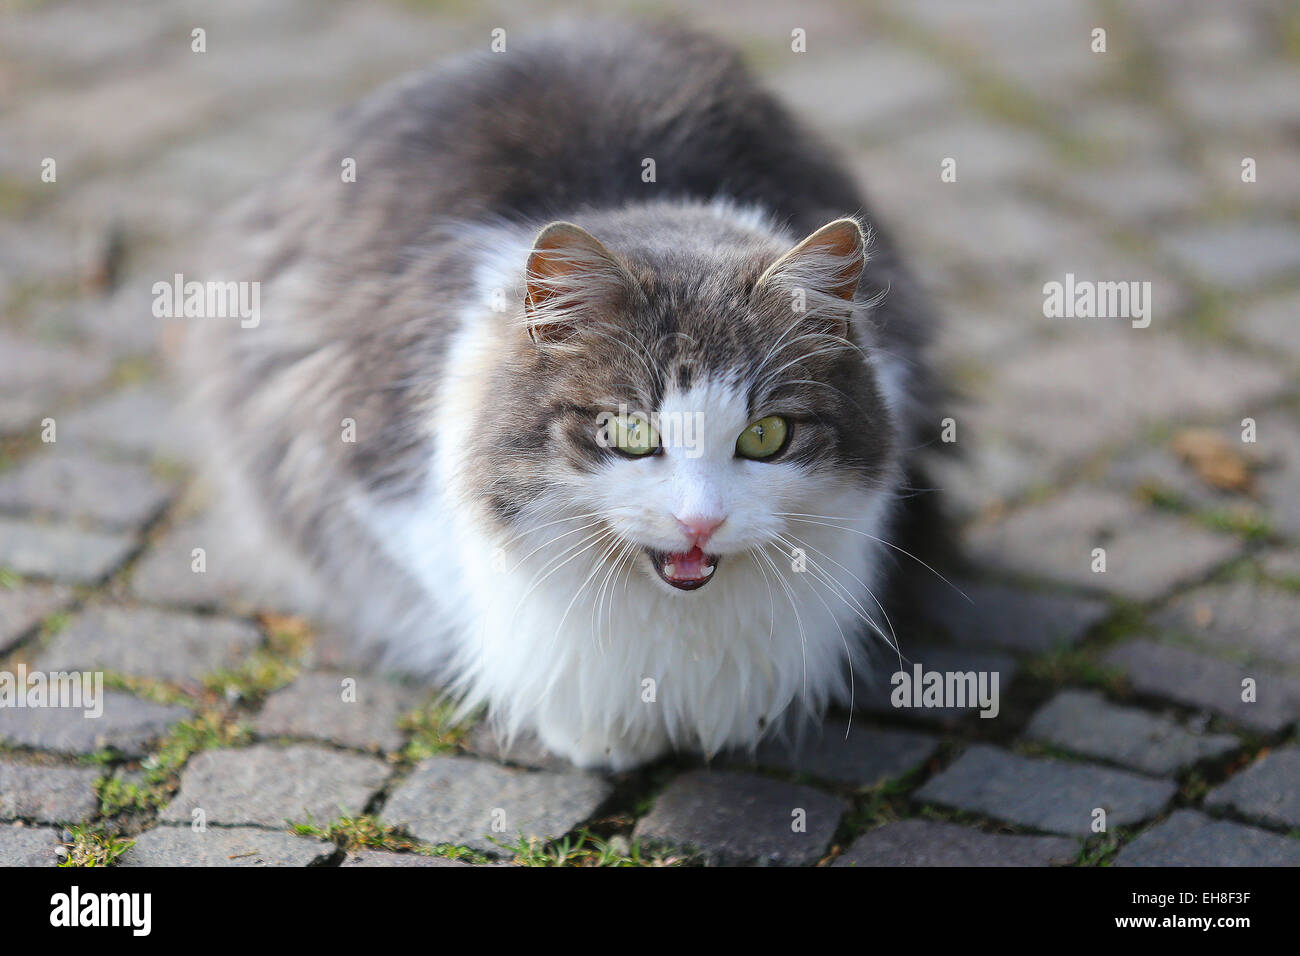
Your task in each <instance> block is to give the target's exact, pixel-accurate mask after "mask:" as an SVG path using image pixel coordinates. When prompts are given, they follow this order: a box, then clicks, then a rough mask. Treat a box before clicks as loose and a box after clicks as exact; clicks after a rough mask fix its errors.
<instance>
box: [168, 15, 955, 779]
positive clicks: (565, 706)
mask: <svg viewBox="0 0 1300 956" xmlns="http://www.w3.org/2000/svg"><path fill="white" fill-rule="evenodd" d="M345 159H352V160H355V170H356V176H355V181H354V182H348V181H344V180H345V178H346V177H343V176H341V175H340V167H341V164H342V163H343V161H344V160H345ZM648 161H652V162H648ZM651 169H652V170H653V175H652V176H651V175H649V174H648V172H647V171H648V170H651ZM215 247H216V251H217V255H218V257H219V258H218V260H217V261H218V262H219V267H214V272H213V274H212V275H211V276H210V277H211V278H214V279H216V278H220V279H230V280H242V281H258V282H260V283H261V297H262V298H261V302H262V306H261V311H262V316H261V321H260V323H259V324H258V326H257V327H256V328H247V329H244V328H239V326H238V324H237V323H220V322H205V323H203V324H202V326H201V329H200V330H199V331H198V332H197V333H196V334H195V335H194V336H193V341H192V343H191V347H190V348H189V350H188V363H187V366H186V376H187V379H188V380H189V381H190V382H191V383H192V384H193V385H194V387H195V394H196V397H197V398H198V402H197V407H199V408H200V409H202V411H203V414H204V415H205V416H207V418H208V419H209V424H210V427H211V430H212V431H211V438H210V446H211V448H212V451H213V455H212V458H213V461H214V464H215V467H216V471H215V472H214V473H215V474H217V475H218V477H219V478H220V480H221V487H222V488H224V489H225V494H226V495H228V496H229V497H230V500H233V501H237V502H238V505H239V508H240V509H241V510H240V513H241V514H245V515H246V514H249V513H253V514H256V515H258V516H259V518H258V521H259V526H260V528H261V533H260V536H259V537H258V538H256V539H254V538H253V537H252V533H251V532H248V531H245V530H243V527H244V526H243V525H241V526H240V528H241V531H240V535H241V537H242V538H244V540H245V542H246V543H249V542H252V541H254V540H256V541H257V544H256V545H255V549H254V552H253V553H254V554H255V557H254V558H253V559H252V560H258V561H262V562H265V563H266V564H267V567H268V570H267V573H268V574H269V573H270V571H269V565H270V562H271V557H270V556H271V555H272V554H273V553H274V552H277V551H279V552H289V553H291V555H292V556H293V560H294V561H295V563H296V564H297V565H298V567H299V569H300V570H299V571H298V575H299V577H300V579H301V580H302V581H304V582H306V584H305V587H306V589H307V594H308V597H309V599H310V601H311V602H312V604H311V606H312V607H314V608H315V609H317V610H318V611H319V612H320V613H321V614H322V615H325V616H326V617H328V618H330V619H332V620H335V621H340V622H342V623H343V624H344V625H345V626H346V627H348V628H349V629H350V630H351V631H352V632H354V633H356V634H358V635H359V636H360V637H361V638H363V639H365V640H368V641H372V642H374V645H375V647H376V648H377V649H382V652H383V655H384V658H383V659H384V661H385V662H386V663H389V664H396V665H398V666H400V667H403V668H406V669H410V670H413V671H417V672H420V673H422V674H428V675H430V676H432V677H434V678H436V679H437V680H439V681H441V682H443V683H444V684H445V685H446V686H449V687H450V688H451V689H452V690H453V691H454V692H455V693H456V694H457V695H459V696H460V697H461V698H462V699H463V700H464V701H465V702H466V706H467V707H470V706H477V705H480V704H486V705H488V709H489V713H490V715H491V717H492V719H493V720H494V721H495V722H496V725H497V727H498V728H499V729H500V730H501V731H502V733H504V734H506V735H512V734H515V733H517V732H519V731H533V732H536V733H537V734H538V735H539V736H540V738H541V741H542V743H543V744H545V746H547V747H548V748H549V749H551V750H552V751H554V752H557V753H559V754H562V755H564V756H566V757H568V758H569V759H571V760H572V761H573V762H574V763H576V764H578V765H581V766H605V767H611V768H614V769H621V768H626V767H630V766H634V765H636V764H639V763H641V762H644V761H647V760H650V759H653V758H655V757H657V756H659V755H661V754H663V753H665V752H667V751H669V750H672V749H686V750H694V751H702V752H704V753H706V754H712V753H716V752H718V751H720V750H722V749H724V748H728V747H737V746H738V747H746V746H752V745H753V744H754V743H755V742H756V741H757V740H758V739H759V738H760V736H762V735H763V734H764V733H765V732H767V731H768V730H769V729H770V728H772V727H773V726H775V725H776V724H778V722H779V721H780V720H781V718H783V717H785V716H788V715H789V714H790V713H792V712H797V711H800V710H801V709H804V708H806V709H807V710H808V711H811V712H814V713H816V712H819V711H820V710H821V709H823V708H824V707H825V706H827V705H828V704H829V703H831V702H833V701H836V700H839V699H842V698H844V697H845V696H846V695H847V693H848V690H849V686H850V678H849V673H850V666H849V665H851V664H856V665H858V666H859V668H860V667H861V666H862V665H863V664H864V662H865V651H866V649H867V647H868V646H869V645H870V644H871V643H872V642H875V643H876V644H878V645H881V644H883V642H884V641H886V640H892V638H888V637H886V635H888V633H889V632H888V626H887V625H886V624H885V623H884V611H883V608H882V606H881V604H880V602H879V601H877V595H878V594H879V593H880V590H879V589H880V585H881V584H882V583H883V577H884V567H885V564H886V559H887V558H888V556H889V554H890V552H889V547H890V545H887V544H886V543H885V542H891V544H892V537H891V535H892V534H894V533H895V531H896V530H897V529H896V527H895V523H896V521H897V520H898V518H899V512H900V510H901V508H902V504H901V499H902V498H903V497H904V494H903V492H904V490H905V489H906V488H907V487H908V481H909V478H908V474H909V471H910V468H911V465H912V461H911V458H912V451H913V450H914V449H916V448H917V447H918V446H920V445H921V444H923V443H924V441H925V439H924V438H923V437H922V436H923V430H927V423H928V422H929V421H930V420H931V416H930V414H929V412H928V410H927V406H928V402H927V400H926V398H925V396H927V395H928V394H929V389H930V385H929V381H928V377H927V372H926V368H925V365H924V363H923V361H922V358H921V351H922V346H923V344H924V341H925V338H926V330H927V325H928V324H929V316H928V312H927V309H926V307H925V305H924V304H923V302H922V301H921V298H920V296H919V295H918V293H917V292H916V290H915V285H914V283H913V281H912V280H911V279H910V278H909V276H908V275H907V273H906V272H905V270H904V269H903V267H902V266H901V265H900V263H899V261H898V259H897V257H896V254H895V252H894V251H893V249H892V248H891V246H890V244H889V243H888V241H887V240H886V238H885V237H884V236H883V235H882V234H881V232H880V231H879V229H878V228H877V226H876V225H875V223H874V222H872V220H871V218H870V217H869V215H868V214H867V213H866V211H865V209H864V204H863V199H862V197H861V196H860V194H859V193H858V192H857V190H856V189H855V187H854V185H853V184H852V182H851V180H850V178H849V176H848V175H847V174H846V173H845V172H844V171H843V169H842V168H841V167H840V166H839V165H837V164H836V162H835V161H834V160H833V158H832V157H831V155H830V154H829V152H828V151H827V149H826V148H825V147H824V146H823V145H822V144H821V143H820V142H819V141H818V139H817V138H816V137H815V136H814V135H813V134H811V133H810V132H809V131H808V130H806V129H805V128H804V127H803V126H802V125H801V124H799V123H798V122H797V121H796V120H795V118H794V117H793V116H792V115H791V114H790V112H788V111H787V110H786V109H784V108H783V107H782V106H781V105H779V104H778V103H777V102H776V101H775V100H774V99H773V98H772V97H771V96H770V95H769V94H768V93H766V92H765V91H764V90H763V89H762V88H761V87H760V86H758V85H757V84H756V82H755V81H754V80H753V78H752V77H751V76H750V74H749V72H748V71H747V70H746V68H745V67H744V66H743V65H742V64H741V63H740V62H739V60H738V58H737V57H736V55H735V54H734V53H733V52H731V51H730V50H729V49H727V48H725V47H724V46H722V45H720V44H718V43H717V42H715V41H713V40H711V39H709V38H707V37H703V36H700V35H697V34H694V33H690V32H685V31H681V30H677V29H673V28H667V27H658V26H647V25H644V24H635V25H630V26H629V25H619V24H610V23H598V24H594V25H589V26H586V27H581V28H566V29H561V30H558V31H554V32H552V33H550V34H548V35H545V36H541V37H538V38H536V39H535V40H533V41H532V42H531V43H524V42H519V43H516V42H515V41H514V38H513V37H512V38H511V44H510V46H509V49H508V51H507V52H506V53H501V54H492V53H488V52H484V53H483V54H482V55H479V56H474V57H470V58H468V59H466V60H464V61H462V62H459V63H457V64H455V65H452V66H451V67H449V68H446V69H439V70H435V71H432V72H428V73H422V74H419V75H416V76H413V77H410V78H407V79H404V80H402V81H400V82H398V83H396V84H394V85H392V86H390V87H388V88H386V89H383V90H382V91H380V92H379V93H377V94H375V95H374V96H372V97H370V98H369V99H367V100H365V101H364V102H362V103H361V104H360V105H358V106H356V107H354V108H353V109H351V110H350V111H348V112H347V113H345V114H344V115H343V116H341V118H340V120H339V122H338V124H337V126H336V128H335V129H334V130H333V132H332V133H331V134H330V135H329V138H328V140H327V141H326V142H325V143H324V144H323V145H322V146H321V148H320V149H319V150H318V151H317V152H316V154H315V155H314V156H313V157H311V158H310V159H309V161H307V162H306V163H304V164H302V165H300V166H299V167H298V168H296V169H295V170H294V171H293V173H292V175H290V176H287V177H285V178H283V179H281V180H279V181H277V182H275V183H274V184H272V185H271V186H270V187H268V188H267V189H266V190H264V191H262V192H260V193H258V194H257V195H256V196H253V197H251V198H250V200H249V201H248V202H247V203H245V204H244V205H243V207H242V208H241V209H240V210H239V211H238V212H237V213H236V214H234V215H233V216H232V217H231V221H230V223H229V224H228V225H227V226H226V227H225V228H224V229H223V230H222V231H221V232H220V233H219V234H218V235H217V236H216V242H215ZM218 273H219V274H218ZM350 439H355V440H350ZM245 520H246V519H245Z"/></svg>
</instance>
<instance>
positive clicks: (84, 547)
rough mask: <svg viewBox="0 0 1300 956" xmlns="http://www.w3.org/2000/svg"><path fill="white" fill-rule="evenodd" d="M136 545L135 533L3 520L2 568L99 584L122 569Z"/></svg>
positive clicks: (0, 535)
mask: <svg viewBox="0 0 1300 956" xmlns="http://www.w3.org/2000/svg"><path fill="white" fill-rule="evenodd" d="M135 546H136V538H135V536H134V535H132V534H126V533H121V532H108V531H85V530H82V529H80V528H73V527H69V526H67V525H60V524H49V523H47V522H43V521H28V520H26V519H18V518H5V517H0V568H8V569H9V570H11V571H16V572H18V573H19V574H27V575H31V576H33V577H39V578H54V579H56V580H58V581H65V582H67V583H69V584H97V583H99V582H100V581H102V580H103V579H104V578H106V577H108V575H109V574H110V573H112V572H113V571H114V570H116V569H117V568H119V567H120V566H121V565H122V563H123V562H124V561H125V560H126V559H127V557H128V556H129V555H130V554H131V552H132V551H133V550H135Z"/></svg>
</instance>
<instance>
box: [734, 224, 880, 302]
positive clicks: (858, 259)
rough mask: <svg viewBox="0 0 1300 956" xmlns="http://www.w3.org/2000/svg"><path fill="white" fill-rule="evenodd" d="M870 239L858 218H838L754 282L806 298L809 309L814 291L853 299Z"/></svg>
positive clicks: (765, 289)
mask: <svg viewBox="0 0 1300 956" xmlns="http://www.w3.org/2000/svg"><path fill="white" fill-rule="evenodd" d="M866 246H867V240H866V236H864V235H863V233H862V227H861V226H860V225H858V223H857V220H855V219H836V220H835V221H834V222H830V223H827V224H826V225H824V226H822V227H821V228H820V229H818V230H817V231H816V232H814V233H813V234H812V235H810V236H809V237H808V238H807V239H805V240H803V242H801V243H799V244H798V245H797V246H795V247H794V248H793V249H791V250H790V251H789V252H787V253H786V254H785V255H783V256H782V257H781V258H780V259H777V260H776V262H774V263H772V264H771V265H770V266H768V268H767V271H765V272H764V273H763V274H762V276H760V277H759V280H758V283H757V285H756V286H755V288H756V290H759V291H761V292H763V293H770V292H771V291H773V290H779V291H780V292H781V293H782V294H783V295H789V296H791V298H792V300H794V301H799V300H800V298H801V296H800V295H799V294H800V293H802V294H803V295H802V299H803V300H805V306H804V307H805V308H807V309H809V310H810V311H811V310H812V309H813V306H814V303H813V302H810V301H806V300H809V299H812V297H813V296H814V295H820V296H827V297H833V298H835V299H842V300H844V301H845V302H851V301H852V300H853V296H854V295H855V294H856V293H857V291H858V282H859V281H860V280H861V279H862V270H863V268H864V267H865V266H866V263H867V253H866Z"/></svg>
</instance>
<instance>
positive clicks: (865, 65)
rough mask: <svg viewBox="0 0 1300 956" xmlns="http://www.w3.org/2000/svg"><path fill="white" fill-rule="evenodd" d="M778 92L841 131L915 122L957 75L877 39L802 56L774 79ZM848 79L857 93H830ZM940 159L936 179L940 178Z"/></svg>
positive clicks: (945, 93)
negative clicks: (828, 92)
mask: <svg viewBox="0 0 1300 956" xmlns="http://www.w3.org/2000/svg"><path fill="white" fill-rule="evenodd" d="M771 80H772V83H773V86H774V87H775V88H776V91H777V93H778V94H779V95H781V96H783V97H786V98H788V99H789V100H790V102H794V103H802V104H805V105H806V106H807V107H808V108H809V109H810V110H813V111H815V113H816V121H817V123H818V125H824V126H826V127H828V128H831V129H836V130H842V131H850V132H853V131H860V132H863V133H871V132H875V133H877V134H879V131H880V130H881V129H882V128H884V127H886V125H887V124H891V123H893V124H898V123H900V122H903V121H914V118H915V117H916V116H917V115H922V114H924V113H925V112H926V111H933V110H934V109H936V108H938V107H940V106H941V105H942V104H943V103H944V102H945V101H946V100H948V99H949V98H950V97H951V95H952V91H953V82H954V80H953V78H952V76H951V75H950V74H949V73H948V72H947V71H946V70H945V69H944V68H943V67H941V66H938V65H936V64H935V63H933V62H931V61H929V60H927V59H925V58H923V57H920V56H917V55H916V54H913V53H911V52H909V51H906V50H902V49H898V48H895V47H889V46H885V45H883V44H877V45H872V46H869V47H868V48H866V49H863V48H862V47H861V46H858V47H855V48H853V49H849V50H845V51H843V52H841V53H836V54H825V55H822V56H820V57H814V56H811V55H809V56H801V57H799V58H798V61H797V68H794V69H788V70H783V71H781V72H780V73H778V74H776V75H775V76H773V77H772V78H771ZM845 83H848V84H850V85H851V86H852V88H853V89H854V90H856V91H858V93H859V95H857V96H844V97H827V96H826V95H825V91H826V90H827V89H828V88H836V87H840V86H842V85H844V84H845ZM938 168H939V167H938V163H937V162H936V164H935V178H936V181H937V179H938Z"/></svg>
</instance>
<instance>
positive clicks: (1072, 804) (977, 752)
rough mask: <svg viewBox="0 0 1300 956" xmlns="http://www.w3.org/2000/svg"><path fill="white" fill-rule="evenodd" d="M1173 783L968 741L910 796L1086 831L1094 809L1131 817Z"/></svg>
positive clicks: (1123, 819)
mask: <svg viewBox="0 0 1300 956" xmlns="http://www.w3.org/2000/svg"><path fill="white" fill-rule="evenodd" d="M1177 789H1178V787H1177V784H1175V783H1174V782H1173V781H1169V780H1152V779H1151V778H1150V777H1143V776H1139V775H1138V774H1135V773H1129V772H1128V771H1125V770H1112V769H1110V768H1108V767H1099V766H1095V765H1092V764H1075V763H1066V762H1064V761H1060V760H1045V759H1037V758H1029V757H1021V756H1019V755H1017V754H1012V753H1007V752H1006V751H1005V750H999V749H997V748H996V747H990V746H988V745H987V744H975V745H973V746H971V747H969V748H968V749H967V750H966V752H965V753H963V754H962V755H961V756H960V757H958V758H957V760H956V761H955V762H954V763H953V764H952V765H951V766H949V767H948V769H946V770H944V771H943V772H942V773H940V774H939V775H938V776H936V777H934V778H932V779H931V780H929V781H928V782H927V783H926V784H925V786H923V787H922V788H921V789H920V790H918V791H917V792H916V794H915V798H916V800H918V801H919V802H921V803H935V804H940V805H942V806H947V807H955V808H957V809H959V810H968V811H971V812H973V813H982V814H985V815H986V816H990V817H993V818H995V819H998V820H1005V821H1006V822H1008V823H1015V824H1019V825H1020V826H1026V827H1033V828H1034V829H1037V830H1045V831H1048V832H1050V833H1062V834H1066V835H1076V836H1088V835H1089V833H1090V832H1091V830H1090V827H1091V826H1092V822H1093V811H1094V809H1096V808H1098V807H1101V808H1103V809H1105V811H1106V824H1107V827H1116V826H1121V825H1126V824H1132V823H1137V822H1138V821H1140V820H1145V819H1147V818H1148V817H1153V816H1155V815H1156V814H1157V813H1159V812H1160V810H1161V808H1162V807H1164V805H1165V804H1166V803H1168V802H1169V799H1170V798H1171V797H1172V796H1173V795H1174V793H1175V792H1176V791H1177Z"/></svg>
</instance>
